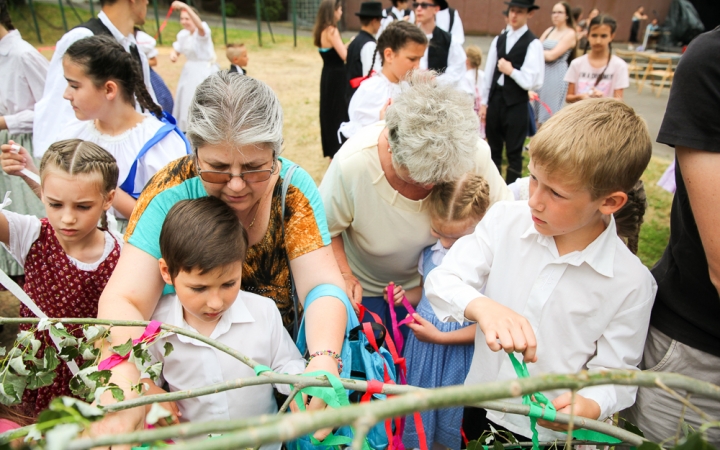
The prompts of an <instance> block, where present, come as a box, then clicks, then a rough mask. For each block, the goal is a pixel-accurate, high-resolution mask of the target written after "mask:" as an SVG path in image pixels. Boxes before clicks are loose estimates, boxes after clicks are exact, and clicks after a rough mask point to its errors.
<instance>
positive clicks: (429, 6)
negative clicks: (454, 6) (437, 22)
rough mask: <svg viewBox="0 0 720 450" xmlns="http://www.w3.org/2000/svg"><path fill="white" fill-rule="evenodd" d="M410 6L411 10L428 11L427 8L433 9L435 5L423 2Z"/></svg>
mask: <svg viewBox="0 0 720 450" xmlns="http://www.w3.org/2000/svg"><path fill="white" fill-rule="evenodd" d="M412 6H413V9H418V8H422V9H428V8H433V7H435V4H434V3H425V2H420V3H418V2H413V4H412Z"/></svg>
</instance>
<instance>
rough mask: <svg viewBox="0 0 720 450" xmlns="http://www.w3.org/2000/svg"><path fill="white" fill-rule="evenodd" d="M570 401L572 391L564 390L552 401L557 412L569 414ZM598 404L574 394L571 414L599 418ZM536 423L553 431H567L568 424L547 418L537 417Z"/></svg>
mask: <svg viewBox="0 0 720 450" xmlns="http://www.w3.org/2000/svg"><path fill="white" fill-rule="evenodd" d="M571 401H572V392H566V393H564V394H562V395H560V396H559V397H557V398H555V400H553V401H552V404H553V406H554V407H555V409H556V410H557V412H559V413H563V414H570V408H571V405H570V402H571ZM600 412H601V411H600V405H598V404H597V402H596V401H595V400H590V399H589V398H587V397H583V396H582V395H578V394H575V407H574V408H573V414H574V415H575V416H578V417H587V418H588V419H594V420H597V419H598V418H600ZM538 425H540V426H541V427H545V428H547V429H550V430H555V431H567V430H568V425H567V424H564V423H556V422H548V421H547V420H543V419H538Z"/></svg>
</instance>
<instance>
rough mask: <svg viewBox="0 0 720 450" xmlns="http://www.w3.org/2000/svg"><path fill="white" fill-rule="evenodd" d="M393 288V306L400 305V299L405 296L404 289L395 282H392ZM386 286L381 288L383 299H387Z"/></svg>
mask: <svg viewBox="0 0 720 450" xmlns="http://www.w3.org/2000/svg"><path fill="white" fill-rule="evenodd" d="M393 286H395V289H393V303H395V306H400V305H402V299H403V297H405V289H403V287H402V286H399V285H397V284H394V285H393ZM388 287H389V285H388V286H385V289H383V298H384V299H385V301H386V302H387V301H388Z"/></svg>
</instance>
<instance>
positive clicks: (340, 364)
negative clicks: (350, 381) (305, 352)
mask: <svg viewBox="0 0 720 450" xmlns="http://www.w3.org/2000/svg"><path fill="white" fill-rule="evenodd" d="M323 355H326V356H332V357H333V358H335V361H337V364H338V373H342V370H343V360H342V358H341V357H340V355H338V354H337V353H335V352H334V351H332V350H318V351H316V352H315V353H313V354H312V355H310V357H309V358H308V360H307V362H308V364H310V361H312V360H313V358H314V357H316V356H323Z"/></svg>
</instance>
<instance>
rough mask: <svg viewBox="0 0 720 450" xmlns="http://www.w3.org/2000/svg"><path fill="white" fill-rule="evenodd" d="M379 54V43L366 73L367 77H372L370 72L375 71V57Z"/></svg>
mask: <svg viewBox="0 0 720 450" xmlns="http://www.w3.org/2000/svg"><path fill="white" fill-rule="evenodd" d="M377 54H378V49H377V45H376V46H375V51H374V52H373V57H372V61H371V62H370V68H369V69H368V73H367V75H366V77H368V78H369V77H370V74H371V73H372V71H373V67H375V57H377Z"/></svg>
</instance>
